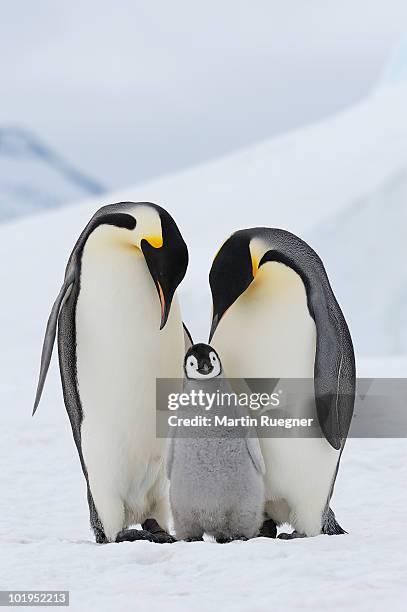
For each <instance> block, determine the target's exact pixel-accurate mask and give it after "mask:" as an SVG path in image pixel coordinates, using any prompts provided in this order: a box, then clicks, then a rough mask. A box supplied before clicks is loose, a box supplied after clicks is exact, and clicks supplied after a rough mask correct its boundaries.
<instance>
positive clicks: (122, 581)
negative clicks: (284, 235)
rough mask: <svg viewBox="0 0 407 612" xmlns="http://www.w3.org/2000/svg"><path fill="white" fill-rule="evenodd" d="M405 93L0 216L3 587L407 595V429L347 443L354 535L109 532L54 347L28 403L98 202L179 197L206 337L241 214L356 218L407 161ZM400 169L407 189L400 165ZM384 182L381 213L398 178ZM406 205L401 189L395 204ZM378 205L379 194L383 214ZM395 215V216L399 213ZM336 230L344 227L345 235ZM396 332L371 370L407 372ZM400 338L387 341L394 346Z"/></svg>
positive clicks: (91, 595)
mask: <svg viewBox="0 0 407 612" xmlns="http://www.w3.org/2000/svg"><path fill="white" fill-rule="evenodd" d="M406 101H407V88H406V87H405V86H402V85H400V84H398V85H395V86H392V87H390V88H385V89H383V90H380V91H378V92H376V93H375V95H374V96H372V98H371V99H369V100H368V101H366V102H365V103H363V104H361V105H359V107H357V108H355V109H352V110H350V111H348V112H347V113H343V114H342V115H341V116H339V117H337V118H336V119H334V120H331V121H327V122H325V123H322V124H320V125H318V126H314V127H312V128H306V129H304V130H303V131H301V132H300V134H298V133H297V134H296V136H294V135H287V136H285V137H282V138H279V139H277V140H275V141H274V142H270V143H264V144H261V145H258V146H257V147H253V148H252V149H250V150H247V151H243V152H240V153H236V154H235V155H233V156H229V157H227V158H224V159H222V160H220V161H217V162H213V163H210V164H206V165H205V166H203V167H199V168H196V169H191V170H189V171H187V172H183V173H180V174H178V175H174V176H169V177H163V178H162V179H159V180H156V181H154V182H151V183H148V184H145V185H142V186H138V187H134V188H129V189H127V190H124V191H123V192H121V193H119V194H111V195H109V198H108V199H105V200H104V201H97V200H92V201H88V202H85V203H80V204H78V205H75V206H72V207H68V208H65V209H61V210H58V211H54V212H48V213H47V214H43V215H39V216H36V217H32V218H27V219H24V220H21V221H18V222H13V223H10V224H7V225H4V226H3V227H1V228H0V283H1V287H2V298H1V300H2V304H1V309H0V343H1V351H0V371H1V381H0V405H1V411H0V465H1V468H0V487H1V489H0V490H1V492H2V493H1V496H0V587H1V588H2V589H69V590H70V592H71V607H72V609H74V610H96V609H97V610H109V611H110V610H137V611H142V612H143V611H144V610H146V611H147V610H149V611H153V612H154V611H155V610H157V611H158V610H159V611H161V610H188V611H190V610H196V611H197V612H198V611H200V610H220V609H221V610H223V611H228V610H233V611H245V610H247V611H250V612H253V611H263V610H264V611H265V610H278V611H279V610H296V609H306V610H307V609H308V610H313V611H314V610H323V609H328V608H329V609H331V610H345V609H346V610H358V612H359V611H361V612H363V611H364V610H366V611H369V612H371V611H374V610H383V609H384V608H388V609H389V610H392V611H393V610H405V609H406V606H405V601H406V596H407V555H406V550H407V530H406V518H405V508H406V506H407V487H406V479H407V462H406V450H407V443H406V441H405V440H350V441H349V443H348V445H347V448H346V450H345V453H344V457H343V462H342V466H341V470H340V474H339V478H338V481H337V485H336V488H335V494H334V499H333V504H332V505H333V508H334V510H335V512H336V514H337V517H338V520H339V522H340V523H341V524H342V525H343V527H344V528H345V529H347V530H348V531H349V532H350V533H349V535H346V536H337V537H328V536H320V537H317V538H312V539H307V540H305V539H304V540H297V541H273V540H266V539H257V540H254V541H250V542H246V543H243V542H236V543H232V544H228V545H223V546H222V545H216V544H214V543H212V542H204V543H189V544H186V543H176V544H174V545H154V544H150V543H144V542H136V543H124V544H120V545H114V544H112V545H106V546H100V545H96V544H94V542H93V538H92V535H91V532H90V529H89V528H88V517H87V504H86V498H85V486H84V480H83V477H82V474H81V470H80V466H79V461H78V459H77V455H76V451H75V448H74V444H73V440H72V435H71V432H70V427H69V424H68V419H67V416H66V413H65V409H64V406H63V402H62V396H61V391H60V385H59V380H58V372H57V366H56V359H54V360H53V364H52V367H51V376H50V377H49V379H48V382H47V386H46V390H45V394H44V398H43V401H42V404H41V406H40V409H39V411H38V413H37V415H36V418H35V419H32V418H31V408H32V402H33V398H34V391H35V385H36V377H37V373H38V366H39V353H40V347H41V342H42V336H43V331H44V326H45V322H46V318H47V316H48V313H49V309H50V306H51V303H52V301H53V298H54V297H55V295H56V294H57V291H58V288H59V285H60V283H61V280H62V277H63V271H64V267H65V263H66V260H67V256H68V254H69V253H70V250H71V248H72V245H73V243H74V241H75V240H76V238H77V236H78V234H79V232H80V230H81V229H82V228H83V226H84V224H85V223H86V221H87V220H88V218H89V216H90V214H91V213H92V212H93V211H94V210H95V209H96V208H98V207H99V206H100V205H102V204H105V203H108V202H112V201H119V200H123V199H134V200H143V199H147V200H150V201H156V202H159V203H162V204H163V205H165V206H166V207H167V208H168V209H169V210H170V211H171V212H172V214H173V215H174V217H175V219H176V220H177V222H178V224H179V226H180V229H181V231H182V233H183V234H184V237H185V239H186V242H187V243H188V245H189V248H190V252H191V260H190V266H189V269H188V274H187V279H186V281H185V283H183V285H182V289H181V298H182V306H183V312H184V317H185V320H186V322H187V324H189V325H190V327H191V331H192V332H193V335H194V337H195V339H196V340H197V341H198V340H203V339H205V338H206V337H207V332H208V321H209V314H210V297H209V287H208V280H207V279H208V270H209V267H210V263H211V258H212V256H213V254H214V253H215V252H216V250H217V247H218V246H219V244H220V243H221V242H222V240H223V239H224V238H225V237H226V236H227V235H228V234H229V233H231V232H232V231H233V230H235V229H237V228H239V227H245V226H253V225H260V224H261V225H272V226H280V227H285V228H287V229H291V230H292V231H294V232H297V233H299V234H300V235H302V236H307V235H310V236H311V235H312V233H313V232H314V236H315V239H317V234H318V230H317V229H316V228H318V227H324V228H326V229H324V231H326V232H328V231H329V232H330V233H329V234H327V237H328V238H329V236H330V235H331V236H335V231H337V230H338V223H335V219H336V215H339V217H338V218H339V219H342V221H340V223H342V222H343V214H344V211H346V209H347V207H348V206H350V205H351V204H352V203H355V201H356V204H357V201H358V198H362V199H363V198H365V196H366V197H367V195H368V194H371V193H374V192H376V191H377V190H379V191H378V192H380V189H382V188H383V185H386V184H387V181H389V180H390V179H391V176H393V174H394V172H395V171H396V170H397V168H398V169H399V172H400V173H401V174H403V173H404V170H403V168H407V163H405V162H407V139H406V136H407V134H406V128H405V124H404V123H401V124H400V117H401V116H404V114H405V104H406ZM403 130H404V132H403ZM350 134H352V138H353V140H352V141H350V139H349V135H350ZM310 160H311V162H312V163H309V161H310ZM306 161H308V163H306ZM403 164H405V165H403ZM334 167H335V168H336V173H334V172H333V168H334ZM400 185H401V187H400V189H399V193H400V194H403V193H404V190H405V188H404V179H403V180H402V181H401V183H400ZM380 193H382V200H383V208H382V210H383V211H384V210H385V207H386V192H384V195H383V191H381V192H380ZM398 206H399V204H398V201H397V205H396V204H394V209H397V207H398ZM377 208H378V204H377V201H376V200H374V205H373V209H374V210H375V211H376V216H375V219H376V221H375V223H376V225H377V224H380V215H379V214H378V212H377ZM383 214H384V213H383ZM400 214H401V213H400ZM341 215H342V216H341ZM367 216H369V215H368V214H367ZM392 218H393V224H395V223H397V219H398V218H399V217H397V215H396V214H394V216H393V217H392ZM325 224H326V225H325ZM328 228H329V230H328ZM376 230H377V228H376V229H374V231H376ZM340 238H341V240H342V241H343V242H346V236H345V237H343V236H340ZM335 241H336V239H335V238H332V239H331V240H329V239H327V240H326V245H325V246H326V253H327V257H328V260H329V261H328V264H329V265H328V272H329V274H330V277H331V280H332V284H333V286H334V289H335V287H336V282H337V281H339V272H337V269H338V268H337V267H336V265H337V264H336V260H335V258H334V257H333V256H332V257H331V258H330V257H329V256H328V250H329V249H330V251H329V252H330V253H333V252H334V251H335V244H336V242H335ZM379 242H380V240H379ZM355 243H356V244H355ZM363 244H367V245H368V247H369V248H368V249H367V251H366V253H364V254H363V257H365V259H364V261H365V262H367V263H366V264H365V265H364V266H363V265H361V266H360V268H359V269H360V270H363V272H364V274H363V278H361V277H360V278H358V277H357V275H355V276H349V283H350V284H351V286H352V287H356V288H357V287H358V285H359V286H360V285H362V287H363V285H364V284H366V283H370V284H371V283H377V275H376V274H377V271H376V268H375V266H374V264H371V265H368V263H369V259H368V256H369V254H370V256H371V257H372V258H373V259H374V257H375V252H374V250H373V249H372V243H371V242H368V243H363ZM325 246H324V245H322V247H323V249H324V248H325ZM338 246H339V244H338ZM347 246H348V248H349V249H354V252H355V253H357V252H362V251H363V249H361V248H360V245H358V244H357V240H356V237H355V236H353V237H352V238H351V239H350V241H348V245H347ZM358 249H359V251H358ZM400 252H402V251H400ZM381 253H382V252H381ZM322 255H323V256H324V253H322ZM337 257H338V258H340V254H339V255H337ZM324 258H325V257H324ZM402 261H405V259H402ZM399 269H400V266H399ZM359 273H360V272H359ZM392 282H394V278H392ZM403 283H404V277H402V278H401V281H400V285H397V286H396V285H394V295H392V296H391V299H393V298H394V300H395V298H396V297H397V296H396V294H397V295H398V291H399V290H401V289H402V288H403V287H404V286H405V285H404V284H403ZM392 286H393V285H392ZM350 293H351V292H350ZM376 297H377V300H379V301H380V304H379V306H380V308H379V310H380V313H382V311H384V310H385V308H386V305H388V304H389V303H393V302H391V299H390V297H389V296H386V294H385V292H384V293H382V292H379V293H378V295H377V296H376ZM339 299H340V301H341V296H340V295H339ZM400 299H401V298H400ZM386 300H387V301H386ZM371 301H372V298H371V297H369V298H368V299H367V300H366V301H365V302H363V299H358V300H356V303H357V305H358V306H359V308H360V309H361V310H360V311H358V312H363V309H365V310H368V309H370V308H371ZM395 303H396V302H395ZM401 308H405V306H404V302H403V301H402V300H401V301H400V308H399V309H398V310H397V312H398V313H399V315H400V327H399V328H395V330H388V331H389V334H397V333H398V330H399V329H401V326H402V323H403V319H402V317H401V310H400V309H401ZM345 313H346V315H348V309H347V308H345ZM355 316H356V311H355V314H351V317H350V318H351V329H352V320H353V317H355ZM380 316H381V314H380ZM379 318H380V317H379ZM355 321H356V319H355ZM374 330H375V328H374V327H372V328H371V333H374ZM352 331H353V329H352ZM367 331H369V330H367ZM357 333H358V336H359V337H360V338H362V337H365V336H364V334H365V333H366V331H365V330H363V329H362V328H360V331H359V330H358V332H357ZM356 346H357V348H359V344H358V343H357V344H356ZM366 346H367V344H366ZM384 346H385V344H384V340H383V343H381V344H380V345H379V347H378V350H377V351H372V353H373V354H374V353H376V358H369V359H359V360H358V372H359V375H361V376H385V375H386V376H391V375H393V376H404V375H405V372H406V371H407V358H404V357H402V356H398V357H397V356H396V357H387V358H382V357H380V350H379V349H380V347H382V348H383V347H384ZM390 346H393V345H392V344H391V343H390V344H388V345H387V344H386V351H387V352H388V350H389V347H390Z"/></svg>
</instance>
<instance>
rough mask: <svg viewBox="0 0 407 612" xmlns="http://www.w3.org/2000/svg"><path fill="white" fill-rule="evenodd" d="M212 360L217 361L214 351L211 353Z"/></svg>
mask: <svg viewBox="0 0 407 612" xmlns="http://www.w3.org/2000/svg"><path fill="white" fill-rule="evenodd" d="M211 361H212V363H216V355H214V354H213V353H212V355H211Z"/></svg>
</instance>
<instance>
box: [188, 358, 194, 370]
mask: <svg viewBox="0 0 407 612" xmlns="http://www.w3.org/2000/svg"><path fill="white" fill-rule="evenodd" d="M189 365H190V366H191V368H193V367H194V362H193V361H192V360H191V361H190V362H189Z"/></svg>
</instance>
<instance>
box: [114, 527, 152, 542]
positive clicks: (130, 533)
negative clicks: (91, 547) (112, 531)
mask: <svg viewBox="0 0 407 612" xmlns="http://www.w3.org/2000/svg"><path fill="white" fill-rule="evenodd" d="M137 540H145V541H147V542H155V543H158V541H157V539H156V537H155V536H154V535H153V534H152V533H150V532H149V531H145V530H144V529H122V531H120V532H119V533H118V534H117V536H116V542H136V541H137Z"/></svg>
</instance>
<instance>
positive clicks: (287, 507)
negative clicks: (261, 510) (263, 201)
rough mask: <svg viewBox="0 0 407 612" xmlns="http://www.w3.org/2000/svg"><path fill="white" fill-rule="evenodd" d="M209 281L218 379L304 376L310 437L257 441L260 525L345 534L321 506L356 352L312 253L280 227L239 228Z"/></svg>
mask: <svg viewBox="0 0 407 612" xmlns="http://www.w3.org/2000/svg"><path fill="white" fill-rule="evenodd" d="M209 280H210V286H211V291H212V300H213V316H212V328H211V331H210V341H212V344H213V346H214V348H215V349H216V350H217V351H219V352H220V354H221V355H222V360H223V365H224V368H225V372H226V374H227V376H229V377H236V378H267V379H311V385H312V394H311V403H312V404H313V410H314V413H315V417H316V418H315V421H316V423H317V425H318V428H319V432H318V436H319V437H313V438H311V437H303V436H301V437H300V436H298V434H297V435H296V436H295V435H294V436H291V437H289V438H286V437H281V436H280V437H272V438H271V437H270V438H263V437H262V438H261V439H260V444H261V448H262V452H263V457H264V461H265V464H266V475H265V488H266V491H265V496H266V506H265V511H266V516H268V517H269V521H268V522H269V523H273V521H274V523H275V524H276V525H281V524H283V523H290V524H291V525H292V526H293V527H294V531H293V533H291V534H284V533H283V534H280V536H279V537H282V538H285V539H291V538H295V537H304V536H315V535H317V534H320V533H325V534H330V535H331V534H339V533H346V532H344V530H343V529H342V527H340V525H339V524H338V523H337V522H336V519H335V515H334V513H333V511H332V510H331V508H330V506H329V504H330V499H331V495H332V492H333V487H334V483H335V479H336V476H337V472H338V467H339V460H340V457H341V453H342V450H343V447H344V444H345V440H346V438H347V434H348V430H349V426H350V422H351V419H352V414H353V406H354V396H355V376H356V374H355V357H354V351H353V345H352V340H351V336H350V333H349V330H348V326H347V324H346V321H345V318H344V316H343V314H342V311H341V309H340V307H339V305H338V302H337V301H336V299H335V296H334V293H333V291H332V288H331V285H330V283H329V280H328V277H327V274H326V271H325V268H324V266H323V263H322V261H321V259H320V258H319V256H318V255H317V254H316V253H315V251H313V249H312V248H311V247H310V246H308V244H306V243H305V242H304V241H303V240H301V239H300V238H298V237H297V236H295V235H294V234H292V233H290V232H288V231H285V230H282V229H270V228H263V227H259V228H252V229H244V230H240V231H237V232H235V233H234V234H232V236H230V238H228V239H227V240H226V242H224V244H223V245H222V246H221V248H220V250H219V251H218V253H217V255H216V256H215V259H214V261H213V264H212V268H211V270H210V275H209ZM242 347H244V348H243V349H242ZM312 379H313V382H312ZM307 410H308V407H307ZM301 411H302V406H301V402H300V403H299V405H298V406H297V407H296V412H297V416H301ZM307 416H309V414H308V415H307ZM293 438H294V439H293ZM266 522H267V521H266ZM264 527H265V529H264V532H267V531H268V532H269V533H273V534H275V525H272V526H271V527H270V526H269V529H267V525H266V524H265V525H264ZM262 531H263V530H262Z"/></svg>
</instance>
